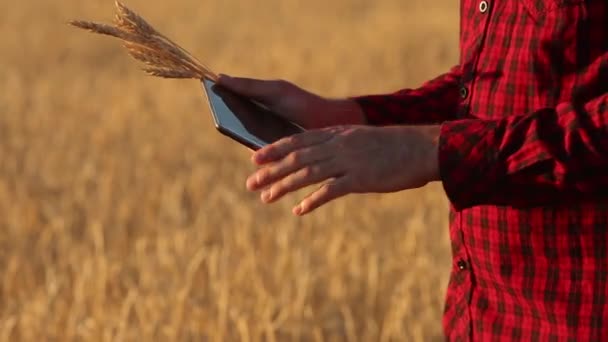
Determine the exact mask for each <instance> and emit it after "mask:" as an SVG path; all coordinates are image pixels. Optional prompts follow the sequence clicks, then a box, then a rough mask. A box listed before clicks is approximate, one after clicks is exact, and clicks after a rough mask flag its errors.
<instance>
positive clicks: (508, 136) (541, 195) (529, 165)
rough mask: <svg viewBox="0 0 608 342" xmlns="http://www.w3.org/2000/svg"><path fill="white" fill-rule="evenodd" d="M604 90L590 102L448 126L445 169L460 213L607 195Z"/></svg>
mask: <svg viewBox="0 0 608 342" xmlns="http://www.w3.org/2000/svg"><path fill="white" fill-rule="evenodd" d="M603 88H604V89H603V90H602V91H601V92H604V93H603V94H601V95H599V96H597V97H595V98H593V99H591V100H589V101H587V102H585V103H580V104H579V103H574V102H566V103H562V104H560V105H558V106H557V107H556V108H546V109H542V110H539V111H536V112H533V113H530V114H528V115H523V116H515V117H507V118H504V119H501V120H478V119H466V120H457V121H452V122H446V123H444V124H443V125H442V126H441V132H440V139H439V152H438V153H439V171H440V177H441V180H442V181H443V186H444V189H445V191H446V193H447V195H448V197H449V199H450V200H451V202H452V204H453V205H454V208H455V209H457V210H461V209H464V208H467V207H471V206H474V205H479V204H499V205H513V206H526V205H534V204H540V205H542V204H547V203H548V202H550V201H565V200H572V199H577V198H591V197H594V196H598V195H602V196H605V195H606V193H607V192H608V93H606V89H605V87H603ZM601 92H600V93H601Z"/></svg>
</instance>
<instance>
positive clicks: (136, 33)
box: [70, 1, 218, 81]
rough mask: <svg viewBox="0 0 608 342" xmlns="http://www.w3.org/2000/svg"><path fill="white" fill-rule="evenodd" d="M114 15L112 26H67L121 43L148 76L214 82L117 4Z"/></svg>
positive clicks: (85, 23) (197, 64) (203, 68)
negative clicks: (140, 64) (115, 39)
mask: <svg viewBox="0 0 608 342" xmlns="http://www.w3.org/2000/svg"><path fill="white" fill-rule="evenodd" d="M116 11H117V13H116V16H115V18H114V24H115V26H111V25H107V24H100V23H94V22H88V21H82V20H74V21H71V22H70V24H71V25H73V26H75V27H78V28H81V29H84V30H87V31H90V32H93V33H98V34H103V35H107V36H112V37H115V38H118V39H120V40H122V41H123V42H124V46H125V48H126V49H127V52H128V53H129V55H130V56H131V57H133V58H134V59H135V60H137V61H139V62H141V63H143V64H145V65H147V66H148V67H147V68H144V69H143V71H144V72H146V73H147V74H149V75H153V76H158V77H164V78H196V79H203V78H209V79H211V80H214V81H216V80H217V78H218V77H217V75H216V74H215V73H214V72H212V71H211V70H210V69H209V68H208V67H207V66H206V65H205V64H203V63H201V62H200V61H199V60H198V59H196V57H194V56H193V55H192V54H190V53H189V52H188V51H186V50H185V49H184V48H182V47H181V46H179V45H178V44H176V43H175V42H173V41H172V40H171V39H169V38H167V37H166V36H165V35H163V34H161V33H160V32H158V31H157V30H156V29H155V28H154V27H152V25H150V24H149V23H148V22H147V21H146V20H145V19H144V18H142V17H141V16H140V15H138V14H137V13H135V12H133V11H132V10H130V9H129V8H128V7H126V6H125V5H124V4H122V3H120V2H119V1H116Z"/></svg>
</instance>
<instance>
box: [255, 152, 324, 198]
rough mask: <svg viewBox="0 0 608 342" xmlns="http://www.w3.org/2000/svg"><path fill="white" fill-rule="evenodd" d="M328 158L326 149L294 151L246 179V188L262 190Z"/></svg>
mask: <svg viewBox="0 0 608 342" xmlns="http://www.w3.org/2000/svg"><path fill="white" fill-rule="evenodd" d="M329 158H330V155H329V153H328V151H327V150H326V149H321V148H316V147H308V148H302V149H299V150H296V151H294V152H291V153H290V154H289V155H287V156H286V157H284V158H283V159H280V160H279V161H277V162H275V163H271V164H268V165H267V166H265V167H263V168H261V169H259V170H258V171H257V172H256V173H254V174H253V175H252V176H251V177H249V178H248V179H247V188H248V189H249V190H251V191H255V190H259V189H262V188H264V187H266V186H268V185H271V184H273V183H275V182H277V181H278V180H280V179H281V178H284V177H286V176H287V175H289V174H291V173H293V172H295V171H297V170H299V169H301V168H304V167H307V166H311V165H314V164H317V163H319V162H322V161H326V160H328V159H329Z"/></svg>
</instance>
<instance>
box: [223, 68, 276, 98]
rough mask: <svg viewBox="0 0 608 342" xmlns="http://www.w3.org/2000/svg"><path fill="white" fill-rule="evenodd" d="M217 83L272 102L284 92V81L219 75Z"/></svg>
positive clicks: (239, 92)
mask: <svg viewBox="0 0 608 342" xmlns="http://www.w3.org/2000/svg"><path fill="white" fill-rule="evenodd" d="M217 83H218V84H220V85H222V86H224V87H226V88H228V89H230V90H232V91H234V92H235V93H238V94H241V95H244V96H247V97H250V98H253V99H255V100H259V101H262V102H273V101H276V100H277V99H278V98H279V97H281V96H282V95H283V94H284V90H285V88H286V87H285V82H284V81H265V80H256V79H252V78H242V77H231V76H228V75H223V74H222V75H219V79H218V82H217Z"/></svg>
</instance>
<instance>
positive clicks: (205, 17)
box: [0, 0, 458, 342]
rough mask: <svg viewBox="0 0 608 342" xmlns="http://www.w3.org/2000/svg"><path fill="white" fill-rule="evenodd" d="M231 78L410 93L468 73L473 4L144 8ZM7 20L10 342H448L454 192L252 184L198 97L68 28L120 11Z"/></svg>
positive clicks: (58, 11) (4, 135) (316, 2)
mask: <svg viewBox="0 0 608 342" xmlns="http://www.w3.org/2000/svg"><path fill="white" fill-rule="evenodd" d="M125 3H126V4H127V5H128V6H129V7H131V8H133V9H134V10H136V11H137V12H138V13H140V14H141V15H143V16H144V17H145V18H146V19H148V20H149V21H150V22H151V23H152V24H153V25H154V26H155V27H156V28H158V29H159V30H161V31H162V32H163V33H165V34H166V35H168V36H169V37H171V38H173V39H175V40H176V41H178V42H179V43H180V45H182V46H184V47H185V48H187V49H188V50H190V51H191V52H192V53H193V54H194V55H195V56H197V57H199V58H200V59H202V60H203V61H204V62H205V63H206V64H208V65H209V66H210V67H211V68H212V69H213V70H214V71H216V72H224V73H228V74H232V75H240V76H250V77H259V78H283V79H287V80H291V81H293V82H295V83H297V84H299V85H301V86H302V87H304V88H307V89H309V90H312V91H315V92H318V93H320V94H323V95H325V96H332V97H337V96H347V95H356V94H365V93H380V92H388V91H393V90H397V89H399V88H403V87H415V86H418V85H419V84H420V83H422V82H423V81H424V80H426V79H428V78H430V77H433V76H435V75H437V74H438V73H440V72H442V71H445V70H447V69H448V68H449V67H450V66H451V65H453V64H454V63H455V62H456V61H457V59H458V51H457V44H458V43H457V35H458V3H457V2H456V1H447V0H439V1H434V2H428V1H424V0H408V1H404V0H375V1H368V0H365V1H364V0H332V1H322V0H307V1H304V0H258V1H253V0H213V1H212V0H202V1H194V0H175V1H171V2H170V1H162V2H161V1H144V0H129V1H125ZM5 7H7V8H5V10H3V11H0V29H1V30H0V32H2V33H0V46H1V51H2V52H1V53H0V89H1V90H2V91H0V341H252V342H253V341H349V342H350V341H441V340H442V339H443V338H442V331H441V313H442V310H443V299H444V294H445V288H446V285H447V279H448V273H449V270H450V247H449V240H448V230H447V208H448V203H447V200H446V198H445V195H444V192H443V190H442V187H441V184H438V183H435V184H431V185H429V186H427V187H425V188H423V189H418V190H413V191H407V192H403V193H398V194H390V195H357V196H349V197H347V198H345V199H341V200H339V201H336V202H334V203H332V204H330V205H328V206H325V207H323V208H321V209H320V210H318V211H317V212H315V213H313V214H312V215H309V216H307V217H304V218H296V217H294V216H293V215H292V214H291V212H290V209H291V207H292V206H293V205H294V204H295V203H296V201H297V200H298V199H299V198H300V197H302V196H303V195H305V194H306V191H304V192H298V193H296V194H293V195H290V196H287V198H286V199H284V200H282V201H281V202H279V203H277V204H274V205H271V206H266V205H263V204H261V203H260V202H259V200H258V199H257V196H256V195H255V194H251V193H248V192H247V191H246V190H245V185H244V183H245V178H246V177H247V175H249V174H250V173H251V172H252V171H253V170H254V168H253V166H252V165H251V164H250V161H249V151H247V150H246V149H244V148H242V147H241V146H239V145H237V144H235V143H233V142H231V141H230V140H228V139H227V138H224V137H223V136H221V135H220V134H218V133H217V132H215V129H214V128H213V125H212V121H211V118H210V115H209V112H208V109H207V105H206V103H205V102H204V98H203V94H202V92H201V89H200V86H199V84H197V82H196V81H191V80H164V79H156V78H152V77H149V76H145V75H144V74H143V73H142V72H141V71H139V70H138V67H137V65H136V64H135V63H134V62H133V61H131V60H130V59H129V57H128V56H127V55H126V53H125V51H124V49H123V48H122V47H121V46H120V44H118V42H116V41H114V40H112V39H108V38H104V37H97V36H93V35H90V34H87V33H85V32H81V31H78V30H76V29H74V28H71V27H69V26H68V25H67V24H66V23H67V22H68V21H69V20H71V19H87V20H88V19H91V20H101V21H109V20H111V19H112V13H113V2H112V1H110V0H104V1H101V0H87V1H77V0H62V1H50V0H24V1H18V2H12V3H10V6H9V4H8V3H7V4H5Z"/></svg>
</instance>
